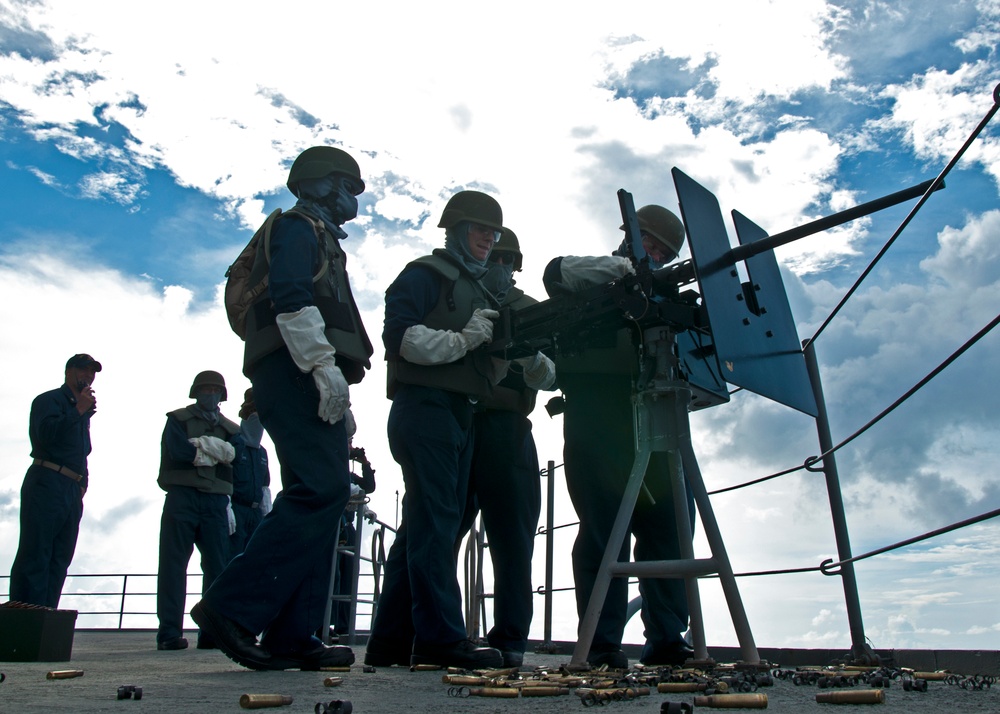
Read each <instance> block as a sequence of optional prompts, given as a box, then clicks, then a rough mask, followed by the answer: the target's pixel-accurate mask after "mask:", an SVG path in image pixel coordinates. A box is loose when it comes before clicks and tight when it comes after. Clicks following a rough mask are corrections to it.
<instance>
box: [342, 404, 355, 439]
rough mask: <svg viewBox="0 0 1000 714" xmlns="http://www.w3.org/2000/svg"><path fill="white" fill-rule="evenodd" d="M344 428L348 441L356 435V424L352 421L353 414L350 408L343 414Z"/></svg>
mask: <svg viewBox="0 0 1000 714" xmlns="http://www.w3.org/2000/svg"><path fill="white" fill-rule="evenodd" d="M344 428H345V429H346V430H347V438H348V439H350V438H351V437H352V436H354V435H355V434H357V433H358V423H357V422H356V421H355V420H354V412H352V411H351V408H350V407H347V411H345V412H344Z"/></svg>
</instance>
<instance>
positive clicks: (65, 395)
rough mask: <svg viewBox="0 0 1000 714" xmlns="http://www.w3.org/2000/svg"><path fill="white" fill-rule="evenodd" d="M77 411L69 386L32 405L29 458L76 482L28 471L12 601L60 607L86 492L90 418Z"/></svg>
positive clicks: (12, 571) (46, 472)
mask: <svg viewBox="0 0 1000 714" xmlns="http://www.w3.org/2000/svg"><path fill="white" fill-rule="evenodd" d="M93 415H94V410H92V409H91V410H90V411H88V412H87V413H85V414H83V415H82V416H81V415H80V413H79V412H78V411H77V410H76V397H75V396H73V391H72V390H71V389H70V388H69V387H68V386H66V385H65V384H64V385H62V386H61V387H59V388H58V389H53V390H51V391H48V392H43V393H42V394H39V395H38V396H37V397H35V399H34V400H33V401H32V402H31V415H30V417H29V425H28V436H29V438H30V439H31V456H32V458H34V459H41V460H43V461H48V462H50V463H53V464H57V465H58V466H64V467H66V468H67V469H69V470H70V471H73V472H75V473H77V474H79V475H81V476H82V479H81V480H79V481H77V480H75V479H73V478H70V477H69V476H65V475H63V474H62V473H59V472H58V471H53V470H51V469H49V468H46V467H44V466H41V465H32V466H29V467H28V471H27V473H26V474H25V475H24V483H23V484H22V485H21V513H20V521H21V533H20V539H19V540H18V545H17V555H15V556H14V563H13V565H12V566H11V569H10V599H11V600H15V601H18V602H26V603H31V604H32V605H42V606H44V607H53V608H54V607H58V605H59V595H60V594H61V593H62V587H63V583H64V582H65V580H66V573H67V571H68V570H69V564H70V562H71V561H72V560H73V553H74V551H75V550H76V539H77V535H78V534H79V532H80V519H81V518H82V517H83V494H84V492H85V491H86V490H87V479H88V476H87V456H88V455H89V454H90V418H91V417H92V416H93Z"/></svg>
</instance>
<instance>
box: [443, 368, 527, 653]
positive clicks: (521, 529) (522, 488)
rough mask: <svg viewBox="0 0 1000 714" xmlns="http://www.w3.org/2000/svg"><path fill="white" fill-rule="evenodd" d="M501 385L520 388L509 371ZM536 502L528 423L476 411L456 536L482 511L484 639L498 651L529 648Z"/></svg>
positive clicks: (508, 415)
mask: <svg viewBox="0 0 1000 714" xmlns="http://www.w3.org/2000/svg"><path fill="white" fill-rule="evenodd" d="M518 383H519V384H518ZM506 385H511V386H512V387H514V388H517V389H523V388H525V387H524V380H523V379H522V378H521V375H520V374H514V373H512V374H509V375H508V376H507V377H506V378H505V379H504V380H502V381H501V382H500V386H506ZM541 504H542V495H541V485H540V482H539V476H538V452H537V450H536V448H535V440H534V438H533V437H532V434H531V421H530V420H529V419H528V417H526V416H524V415H523V414H520V413H518V412H514V411H506V410H501V409H477V410H476V414H475V437H474V446H473V450H472V466H471V470H470V480H469V505H468V507H467V510H466V514H465V517H464V518H463V524H462V528H461V529H460V533H461V534H462V536H463V537H464V534H465V533H467V532H468V531H469V529H470V528H472V526H473V525H474V523H475V519H476V516H477V514H478V512H480V511H481V512H482V514H483V528H484V530H485V531H486V538H487V540H488V542H489V551H490V558H491V560H492V562H493V573H494V583H493V620H494V625H493V627H492V628H490V631H489V632H488V633H487V635H486V639H487V641H488V642H489V644H490V647H495V648H497V649H498V650H500V651H501V652H520V653H523V652H524V650H525V649H526V647H527V644H528V630H529V628H530V627H531V615H532V601H531V598H532V596H533V594H534V593H533V590H532V587H531V556H532V553H533V551H534V546H535V529H536V528H537V527H538V516H539V513H540V512H541Z"/></svg>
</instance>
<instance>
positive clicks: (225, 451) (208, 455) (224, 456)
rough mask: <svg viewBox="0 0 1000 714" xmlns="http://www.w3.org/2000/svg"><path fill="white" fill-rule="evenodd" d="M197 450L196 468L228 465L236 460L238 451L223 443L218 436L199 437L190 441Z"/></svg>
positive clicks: (195, 456)
mask: <svg viewBox="0 0 1000 714" xmlns="http://www.w3.org/2000/svg"><path fill="white" fill-rule="evenodd" d="M188 443H190V444H191V445H192V446H193V447H194V448H195V455H194V462H193V463H194V465H195V466H215V465H216V464H220V463H221V464H228V463H231V462H232V460H233V459H234V458H236V449H234V448H233V445H232V444H230V443H228V442H226V441H223V440H222V439H220V438H218V437H216V436H199V437H196V438H193V439H188Z"/></svg>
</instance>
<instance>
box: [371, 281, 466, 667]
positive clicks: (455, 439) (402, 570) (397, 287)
mask: <svg viewBox="0 0 1000 714" xmlns="http://www.w3.org/2000/svg"><path fill="white" fill-rule="evenodd" d="M441 287H442V278H440V277H439V276H438V274H437V273H435V272H434V271H433V270H431V269H430V268H426V267H423V266H415V267H411V268H409V269H407V270H404V271H403V272H402V273H401V274H400V275H399V277H397V278H396V280H395V282H393V284H392V285H391V286H390V287H389V289H388V290H387V291H386V298H385V325H384V330H383V333H382V341H383V343H384V345H385V348H386V350H387V351H388V352H390V353H393V354H399V350H400V345H401V344H402V340H403V334H404V333H405V332H406V330H407V328H409V327H411V326H413V325H417V324H422V323H423V321H424V319H425V318H426V316H427V315H428V314H429V313H430V312H431V310H432V309H433V308H434V307H435V306H436V305H437V302H438V298H439V297H440V291H441ZM387 429H388V436H389V448H390V450H391V451H392V456H393V458H394V459H395V460H396V462H397V463H398V464H399V465H400V469H401V470H402V472H403V483H404V484H405V487H406V491H405V494H404V495H403V513H402V519H401V521H400V525H399V530H398V532H397V533H396V540H395V541H394V542H393V544H392V548H391V549H390V550H389V557H388V559H387V561H386V565H385V571H384V578H385V579H384V585H383V591H382V594H381V596H380V598H379V603H378V611H377V613H376V615H375V621H374V623H373V624H372V639H373V640H377V641H379V642H381V643H382V645H383V646H384V647H387V648H391V649H392V650H393V651H397V652H408V651H410V650H411V648H412V646H413V644H414V642H417V643H424V644H427V645H431V646H433V645H443V644H449V643H453V642H458V641H461V640H464V639H466V631H465V620H464V618H463V614H462V611H463V606H462V593H461V590H460V589H459V585H458V577H457V574H456V563H455V550H454V547H455V542H456V540H457V538H458V533H459V528H460V525H461V520H462V514H463V512H464V510H465V502H466V495H467V493H468V485H469V467H470V464H471V461H472V404H471V403H470V401H469V398H468V396H466V395H465V394H459V393H457V392H449V391H445V390H443V389H436V388H432V387H425V386H420V385H413V384H400V385H399V386H398V389H397V391H396V393H395V395H394V396H393V398H392V407H391V408H390V410H389V420H388V424H387ZM410 633H414V636H413V637H412V638H410Z"/></svg>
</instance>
